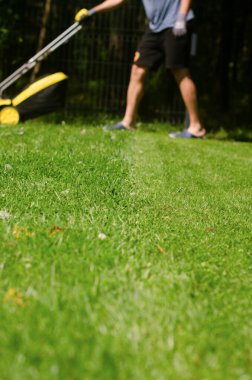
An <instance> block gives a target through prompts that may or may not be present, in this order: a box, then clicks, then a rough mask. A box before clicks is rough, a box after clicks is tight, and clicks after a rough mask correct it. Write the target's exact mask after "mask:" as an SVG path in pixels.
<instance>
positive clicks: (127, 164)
mask: <svg viewBox="0 0 252 380" xmlns="http://www.w3.org/2000/svg"><path fill="white" fill-rule="evenodd" d="M0 139H1V145H0V173H1V182H0V186H1V192H0V234H1V235H0V284H1V288H0V289H1V290H0V318H1V324H0V342H1V344H0V378H1V380H7V379H8V380H19V379H26V380H29V379H32V380H34V379H38V380H41V379H43V380H48V379H59V380H63V379H72V380H75V379H76V380H79V379H85V380H89V379H90V380H91V379H92V380H93V379H95V380H96V379H102V380H103V379H108V380H115V379H119V380H124V379H137V380H149V379H157V380H167V379H169V380H170V379H178V380H180V379H196V380H198V379H200V380H203V379H204V380H206V379H211V380H212V379H214V380H215V379H221V380H223V379H227V380H232V379H234V380H236V379H239V380H249V379H251V377H250V376H251V375H250V374H251V355H252V351H251V346H252V345H251V331H252V329H251V327H252V326H251V325H252V323H251V321H252V312H251V310H252V309H251V290H252V289H251V288H252V286H251V269H252V266H251V248H252V244H251V230H252V223H251V211H252V210H251V208H252V206H251V198H252V197H251V187H252V176H251V164H252V152H251V146H250V144H245V143H235V142H221V141H214V140H209V141H207V140H206V141H194V140H193V141H185V140H171V139H169V138H168V136H167V134H166V132H165V130H164V126H162V125H150V126H149V127H148V128H145V130H143V129H142V130H141V128H140V131H139V132H137V133H128V134H127V133H123V132H122V133H121V132H119V133H106V132H104V131H102V130H101V129H100V128H96V127H94V126H92V127H90V126H89V125H81V124H80V123H76V124H72V125H68V124H66V125H60V126H59V125H53V124H43V123H42V122H31V123H27V124H25V125H24V126H22V127H14V128H8V127H2V128H1V129H0Z"/></svg>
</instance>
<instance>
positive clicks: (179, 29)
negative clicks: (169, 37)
mask: <svg viewBox="0 0 252 380" xmlns="http://www.w3.org/2000/svg"><path fill="white" fill-rule="evenodd" d="M172 32H173V34H174V36H176V37H181V36H184V35H185V34H186V33H187V29H186V16H185V15H184V14H182V13H180V14H179V15H178V17H177V20H176V22H175V25H174V27H173V29H172Z"/></svg>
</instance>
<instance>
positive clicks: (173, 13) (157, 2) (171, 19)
mask: <svg viewBox="0 0 252 380" xmlns="http://www.w3.org/2000/svg"><path fill="white" fill-rule="evenodd" d="M142 2H143V5H144V8H145V12H146V15H147V18H148V21H149V27H150V29H151V30H152V31H153V32H155V33H158V32H161V31H162V30H163V29H166V28H172V27H173V26H174V24H175V22H176V19H177V15H178V12H179V8H180V2H181V0H142ZM193 17H194V15H193V11H192V10H190V11H189V12H188V14H187V20H188V21H189V20H191V19H193Z"/></svg>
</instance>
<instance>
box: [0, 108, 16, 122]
mask: <svg viewBox="0 0 252 380" xmlns="http://www.w3.org/2000/svg"><path fill="white" fill-rule="evenodd" d="M19 120H20V115H19V112H18V110H17V109H16V108H15V107H3V108H2V109H1V110H0V124H3V125H16V124H18V123H19Z"/></svg>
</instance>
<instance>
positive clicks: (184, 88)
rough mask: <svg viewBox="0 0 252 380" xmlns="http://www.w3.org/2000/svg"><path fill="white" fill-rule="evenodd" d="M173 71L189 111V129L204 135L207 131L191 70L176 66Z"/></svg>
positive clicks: (193, 132)
mask: <svg viewBox="0 0 252 380" xmlns="http://www.w3.org/2000/svg"><path fill="white" fill-rule="evenodd" d="M172 73H173V75H174V77H175V79H176V82H177V84H178V86H179V89H180V92H181V95H182V98H183V100H184V103H185V106H186V109H187V111H188V113H189V117H190V125H189V128H188V131H189V132H190V133H192V134H193V135H195V136H204V135H205V134H206V131H205V129H203V128H202V125H201V122H200V118H199V113H198V103H197V89H196V86H195V84H194V82H193V80H192V79H191V77H190V73H189V70H188V69H187V68H176V69H172Z"/></svg>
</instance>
